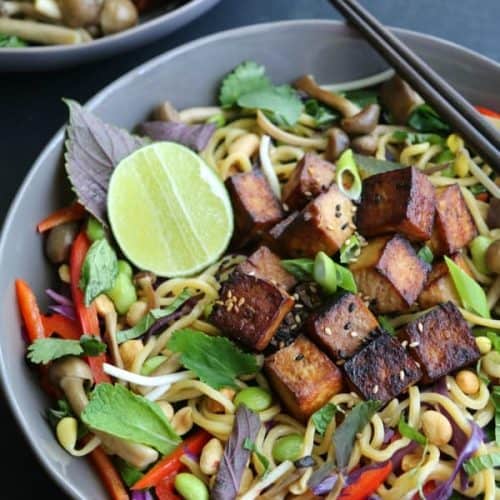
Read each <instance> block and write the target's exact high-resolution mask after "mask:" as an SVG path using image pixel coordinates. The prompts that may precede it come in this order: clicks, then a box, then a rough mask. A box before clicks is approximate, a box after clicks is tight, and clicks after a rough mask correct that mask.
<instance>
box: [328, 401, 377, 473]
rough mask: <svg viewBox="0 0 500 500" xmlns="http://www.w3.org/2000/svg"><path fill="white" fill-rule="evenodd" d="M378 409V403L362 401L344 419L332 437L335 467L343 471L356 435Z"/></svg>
mask: <svg viewBox="0 0 500 500" xmlns="http://www.w3.org/2000/svg"><path fill="white" fill-rule="evenodd" d="M379 408H380V402H379V401H371V400H369V401H362V402H360V403H358V404H357V405H356V406H355V407H354V408H353V409H352V410H351V411H350V412H349V413H348V414H347V415H346V417H345V419H344V421H343V422H342V423H341V424H340V425H339V427H338V428H337V430H336V431H335V434H334V435H333V442H334V444H335V458H336V460H337V467H338V468H339V469H343V468H344V467H346V466H347V464H348V462H349V458H350V457H351V453H352V448H353V446H354V439H355V438H356V434H357V433H358V432H361V431H362V430H363V429H364V428H365V426H366V424H368V422H369V421H370V420H371V418H372V417H373V415H375V413H376V411H377V410H378V409H379Z"/></svg>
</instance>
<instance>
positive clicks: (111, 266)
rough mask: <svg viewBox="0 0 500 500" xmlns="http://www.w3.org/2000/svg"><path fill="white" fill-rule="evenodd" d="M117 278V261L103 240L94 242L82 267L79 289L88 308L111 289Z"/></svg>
mask: <svg viewBox="0 0 500 500" xmlns="http://www.w3.org/2000/svg"><path fill="white" fill-rule="evenodd" d="M117 276H118V259H117V258H116V254H115V251H114V250H113V249H112V248H111V245H110V244H109V243H108V240H106V239H105V238H103V239H101V240H97V241H94V243H92V245H91V246H90V248H89V250H88V252H87V255H86V256H85V260H84V261H83V266H82V275H81V279H80V288H81V289H82V290H83V292H84V301H85V305H86V306H88V305H89V304H90V303H91V302H92V301H93V300H94V299H95V298H96V297H97V296H99V295H100V294H101V293H103V292H105V291H106V290H109V289H110V288H112V287H113V284H114V282H115V279H116V277H117Z"/></svg>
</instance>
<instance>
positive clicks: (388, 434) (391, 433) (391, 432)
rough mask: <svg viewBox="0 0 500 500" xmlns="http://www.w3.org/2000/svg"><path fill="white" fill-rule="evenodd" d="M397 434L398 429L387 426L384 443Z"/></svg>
mask: <svg viewBox="0 0 500 500" xmlns="http://www.w3.org/2000/svg"><path fill="white" fill-rule="evenodd" d="M395 434H396V431H395V430H394V429H391V428H390V427H385V428H384V440H383V441H382V442H383V444H387V443H389V442H390V441H391V439H392V438H393V437H394V435H395Z"/></svg>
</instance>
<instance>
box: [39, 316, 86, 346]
mask: <svg viewBox="0 0 500 500" xmlns="http://www.w3.org/2000/svg"><path fill="white" fill-rule="evenodd" d="M42 323H43V328H44V330H45V336H46V337H51V336H52V335H54V333H56V334H57V335H58V336H59V337H61V338H63V339H66V340H78V339H79V338H80V337H81V336H82V330H81V328H80V325H79V324H78V323H77V322H76V321H73V320H72V319H69V318H67V317H66V316H63V315H62V314H51V315H50V316H47V315H42Z"/></svg>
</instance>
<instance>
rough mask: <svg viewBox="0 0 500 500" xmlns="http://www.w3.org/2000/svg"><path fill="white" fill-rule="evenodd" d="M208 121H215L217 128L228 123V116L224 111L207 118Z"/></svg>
mask: <svg viewBox="0 0 500 500" xmlns="http://www.w3.org/2000/svg"><path fill="white" fill-rule="evenodd" d="M207 123H213V124H214V125H215V126H216V127H217V128H221V127H223V126H224V125H225V124H226V117H225V116H224V115H223V114H222V113H220V114H218V115H213V116H211V117H210V118H209V119H208V120H207Z"/></svg>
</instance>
